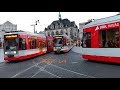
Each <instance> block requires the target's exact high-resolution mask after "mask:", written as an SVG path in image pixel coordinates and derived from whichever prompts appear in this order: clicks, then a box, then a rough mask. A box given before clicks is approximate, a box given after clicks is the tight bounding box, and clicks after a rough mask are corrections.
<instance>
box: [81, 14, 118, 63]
mask: <svg viewBox="0 0 120 90" xmlns="http://www.w3.org/2000/svg"><path fill="white" fill-rule="evenodd" d="M82 47H83V48H82V57H83V58H85V59H87V60H94V61H103V62H111V63H120V15H116V16H111V17H107V18H102V19H98V20H95V21H93V22H91V23H89V24H86V25H85V26H84V27H83V39H82Z"/></svg>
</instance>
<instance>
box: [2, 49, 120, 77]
mask: <svg viewBox="0 0 120 90" xmlns="http://www.w3.org/2000/svg"><path fill="white" fill-rule="evenodd" d="M0 78H120V65H117V64H108V63H100V62H93V61H87V60H84V59H83V58H82V57H81V55H80V54H78V53H75V52H73V51H70V52H68V53H65V54H54V53H53V52H51V53H48V54H45V55H42V56H39V57H35V58H32V59H29V60H26V61H21V62H7V63H6V62H5V63H1V64H0Z"/></svg>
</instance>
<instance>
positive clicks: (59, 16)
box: [58, 12, 61, 20]
mask: <svg viewBox="0 0 120 90" xmlns="http://www.w3.org/2000/svg"><path fill="white" fill-rule="evenodd" d="M58 18H59V20H61V14H60V12H59V15H58Z"/></svg>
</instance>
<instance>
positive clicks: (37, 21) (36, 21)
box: [31, 20, 39, 33]
mask: <svg viewBox="0 0 120 90" xmlns="http://www.w3.org/2000/svg"><path fill="white" fill-rule="evenodd" d="M37 23H39V20H35V24H32V25H31V26H34V33H36V31H35V26H36V25H37Z"/></svg>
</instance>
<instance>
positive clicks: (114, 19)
mask: <svg viewBox="0 0 120 90" xmlns="http://www.w3.org/2000/svg"><path fill="white" fill-rule="evenodd" d="M117 21H120V15H114V16H110V17H105V18H101V19H97V20H95V21H93V22H90V23H88V24H86V25H85V26H83V29H84V28H89V27H93V26H96V25H103V24H107V23H113V22H117Z"/></svg>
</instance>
